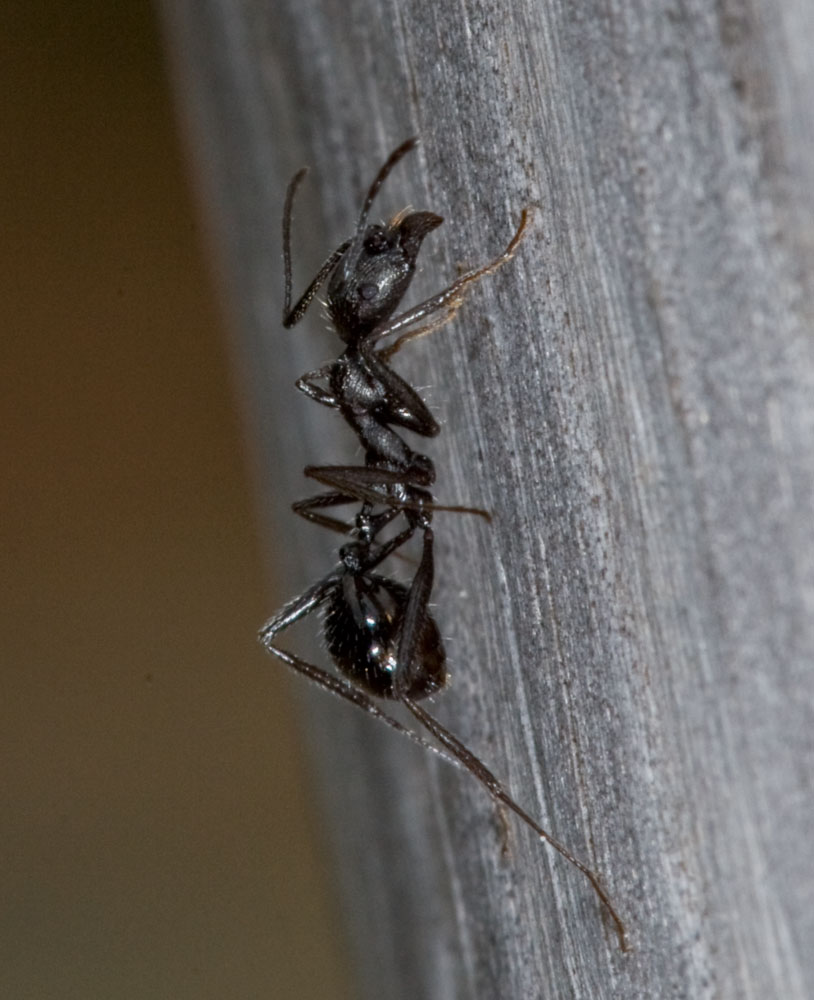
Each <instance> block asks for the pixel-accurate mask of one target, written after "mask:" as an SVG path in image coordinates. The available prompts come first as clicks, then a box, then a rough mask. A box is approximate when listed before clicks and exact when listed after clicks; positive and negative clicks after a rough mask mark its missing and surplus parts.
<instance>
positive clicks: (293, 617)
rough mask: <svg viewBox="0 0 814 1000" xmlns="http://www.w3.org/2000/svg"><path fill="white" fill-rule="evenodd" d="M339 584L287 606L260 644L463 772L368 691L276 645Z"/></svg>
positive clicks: (328, 582)
mask: <svg viewBox="0 0 814 1000" xmlns="http://www.w3.org/2000/svg"><path fill="white" fill-rule="evenodd" d="M339 581H340V575H339V574H337V573H334V574H331V575H330V576H328V577H326V578H325V579H324V580H322V581H321V582H320V583H318V584H316V585H315V586H313V587H310V588H309V589H308V590H306V591H305V593H304V594H302V595H301V596H300V597H298V598H296V599H295V600H293V601H290V602H289V603H288V604H286V605H285V607H283V608H281V609H280V611H278V612H277V614H276V615H274V616H273V617H272V618H270V619H269V620H268V621H267V622H266V624H265V625H264V626H263V627H262V628H261V629H260V633H259V636H258V638H259V639H260V642H261V643H262V644H263V646H264V647H265V648H266V650H267V652H269V653H271V655H272V656H276V657H277V659H279V660H282V662H283V663H285V664H286V665H287V666H289V667H291V669H292V670H296V671H297V673H299V674H302V675H303V676H304V677H307V678H308V680H310V681H313V682H314V683H315V684H317V685H319V687H321V688H322V689H323V690H325V691H329V692H330V693H331V694H334V695H336V696H337V697H339V698H342V699H344V700H345V701H348V702H350V703H351V704H352V705H355V706H356V707H357V708H361V709H362V711H363V712H366V713H367V714H368V715H371V716H373V718H375V719H379V720H380V721H381V722H383V723H385V725H388V726H390V728H391V729H395V730H396V732H398V733H401V734H402V735H403V736H406V737H408V739H411V740H412V741H413V742H414V743H417V744H418V745H419V746H420V747H422V748H423V749H424V750H429V751H430V752H431V753H434V754H435V755H436V756H438V757H440V758H441V759H442V760H444V761H446V762H447V763H448V764H452V765H453V766H454V767H457V768H458V769H461V767H462V765H461V762H460V761H458V760H456V759H455V757H454V756H452V755H450V754H448V753H446V752H445V751H444V750H442V749H440V748H439V747H437V746H435V744H433V743H430V742H429V740H427V739H425V738H424V737H423V736H422V735H421V734H420V733H416V732H414V731H413V730H412V729H409V728H408V727H407V726H405V725H403V724H402V723H401V722H399V721H398V720H397V719H394V718H392V716H390V715H388V714H387V713H386V712H383V711H382V710H381V709H380V708H379V706H378V705H377V704H376V703H375V702H374V701H373V700H372V699H371V698H370V697H368V695H366V694H365V693H364V691H361V690H359V689H358V688H356V687H354V686H353V685H352V684H350V683H349V682H348V681H344V680H342V679H341V678H339V677H336V676H334V675H333V674H331V673H328V671H327V670H322V669H321V668H320V667H317V666H314V664H313V663H308V661H307V660H303V659H302V658H301V657H299V656H296V655H295V654H294V653H289V652H288V651H287V650H285V649H281V648H280V647H279V646H277V645H276V644H275V642H274V639H275V637H276V636H277V634H278V633H279V632H282V631H284V630H285V629H287V628H288V627H289V626H290V625H293V624H294V623H295V622H297V621H299V620H300V619H301V618H304V617H305V616H306V615H309V614H310V613H311V612H312V611H314V610H316V608H318V607H319V605H320V604H322V603H324V602H325V601H326V600H327V599H328V597H329V596H330V593H331V590H332V589H333V588H334V587H336V586H339V585H340V583H339Z"/></svg>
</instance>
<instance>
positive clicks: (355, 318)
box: [328, 212, 444, 342]
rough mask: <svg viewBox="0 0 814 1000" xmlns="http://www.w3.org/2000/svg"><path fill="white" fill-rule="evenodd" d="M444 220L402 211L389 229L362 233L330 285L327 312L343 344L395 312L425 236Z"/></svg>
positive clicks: (437, 216) (424, 214)
mask: <svg viewBox="0 0 814 1000" xmlns="http://www.w3.org/2000/svg"><path fill="white" fill-rule="evenodd" d="M443 221H444V220H443V219H442V218H441V216H440V215H435V214H434V213H433V212H401V213H399V214H398V215H397V216H396V217H395V218H394V219H393V220H392V221H391V222H390V223H389V224H388V225H386V226H382V225H375V226H367V227H366V228H365V229H364V230H363V231H362V232H361V233H360V239H359V240H358V241H356V240H355V241H354V244H355V245H353V246H351V247H350V249H349V250H348V251H347V253H346V254H345V257H344V258H343V260H342V262H341V264H340V265H339V266H338V267H337V268H336V270H335V271H334V273H333V275H332V277H331V280H330V283H329V285H328V312H329V314H330V317H331V320H332V322H333V323H334V324H335V326H336V329H337V332H338V333H339V335H340V336H341V337H342V339H343V340H345V341H346V342H354V341H359V340H360V339H362V338H364V337H365V336H366V335H367V334H368V333H370V332H371V331H372V330H374V329H375V328H376V327H377V326H379V325H380V324H381V323H383V322H385V320H387V319H388V318H389V317H390V316H391V315H392V314H393V312H394V311H395V309H396V307H397V306H398V304H399V302H400V301H401V299H402V298H403V297H404V293H405V292H406V291H407V287H408V286H409V284H410V282H411V281H412V278H413V274H414V273H415V265H416V258H417V257H418V253H419V250H420V249H421V244H422V242H423V240H424V237H425V236H426V235H427V234H428V233H430V232H432V230H433V229H435V228H436V227H438V226H440V225H441V223H442V222H443ZM357 243H358V245H356V244H357Z"/></svg>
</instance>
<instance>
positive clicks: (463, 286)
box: [369, 208, 531, 343]
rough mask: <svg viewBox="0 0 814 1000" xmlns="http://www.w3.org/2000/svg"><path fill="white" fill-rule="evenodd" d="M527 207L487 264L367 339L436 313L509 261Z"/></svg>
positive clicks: (524, 223)
mask: <svg viewBox="0 0 814 1000" xmlns="http://www.w3.org/2000/svg"><path fill="white" fill-rule="evenodd" d="M530 212H531V210H530V209H528V208H524V209H523V212H522V214H521V216H520V225H519V226H518V227H517V232H516V233H515V234H514V236H513V237H512V238H511V240H510V242H509V245H508V246H507V247H506V249H505V250H504V251H503V253H502V254H500V255H499V256H498V257H495V259H494V260H492V261H490V262H489V263H488V264H484V265H483V267H479V268H477V269H476V270H474V271H468V272H467V273H466V274H463V275H461V277H460V278H458V280H457V281H453V282H452V284H451V285H450V286H449V288H445V289H444V290H443V292H439V293H438V294H437V295H434V296H433V297H432V298H431V299H426V300H425V301H424V302H421V303H420V304H419V305H417V306H413V308H412V309H408V310H407V311H406V312H403V313H402V314H401V315H400V316H396V317H395V319H392V320H390V321H388V322H386V323H385V324H384V326H382V327H381V328H380V329H378V330H376V331H374V333H373V334H371V335H370V338H369V340H370V342H371V343H372V342H374V341H376V340H379V339H380V338H381V337H385V336H389V335H390V334H391V333H395V332H396V331H397V330H401V329H403V328H404V327H405V326H409V325H410V324H411V323H415V322H417V321H418V320H420V319H424V317H425V316H431V315H432V314H433V313H435V312H438V310H439V309H443V308H445V307H446V306H449V305H450V304H451V303H454V302H455V300H456V299H460V298H461V297H462V296H463V295H465V294H466V292H467V291H468V286H469V285H472V284H473V283H474V282H476V281H480V279H481V278H485V277H486V275H487V274H492V273H493V272H494V271H496V270H497V269H498V268H499V267H502V266H503V265H504V264H505V263H506V262H507V261H510V260H511V259H512V257H514V255H515V253H516V251H517V247H518V246H519V244H520V241H521V240H522V238H523V235H524V234H525V232H526V228H527V227H528V224H529V218H530Z"/></svg>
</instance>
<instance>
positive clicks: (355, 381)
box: [259, 138, 627, 951]
mask: <svg viewBox="0 0 814 1000" xmlns="http://www.w3.org/2000/svg"><path fill="white" fill-rule="evenodd" d="M417 141H418V140H417V139H415V138H412V139H408V140H407V141H406V142H404V143H402V144H401V145H400V146H398V147H397V148H396V149H395V150H394V151H393V152H392V153H391V154H390V156H389V157H388V159H387V160H386V161H385V163H384V165H383V166H382V167H381V169H380V170H379V172H378V174H377V175H376V178H375V179H374V181H373V183H372V184H371V186H370V189H369V191H368V193H367V197H366V198H365V201H364V204H363V206H362V210H361V213H360V215H359V219H358V221H357V224H356V230H355V232H354V234H353V236H352V237H350V238H349V239H346V240H344V241H343V242H342V243H341V244H340V245H339V246H338V247H337V248H336V249H335V250H334V251H333V253H331V254H330V256H329V257H328V258H327V260H326V261H325V263H324V264H323V265H322V267H321V268H320V269H319V271H318V272H317V275H316V277H315V278H314V280H313V281H312V282H311V284H310V285H309V286H308V288H307V289H306V290H305V292H304V293H303V295H302V296H301V298H300V299H299V301H298V302H297V303H296V305H294V306H293V308H292V305H291V284H292V281H291V216H292V209H293V203H294V195H295V193H296V190H297V188H298V187H299V185H300V183H301V181H302V179H303V177H304V176H305V174H306V172H307V169H306V168H303V169H301V170H300V171H299V172H298V173H297V174H295V176H294V177H293V179H292V181H291V183H290V184H289V187H288V191H287V193H286V199H285V207H284V211H283V260H284V269H285V295H284V306H283V326H284V327H286V328H289V327H292V326H294V325H295V324H297V323H298V322H299V321H300V320H301V319H302V317H303V316H304V314H305V312H306V310H307V309H308V306H309V305H310V304H311V302H312V301H313V299H314V298H315V297H316V295H317V293H318V291H319V289H320V288H321V287H322V285H323V284H324V283H325V282H326V281H327V282H328V290H327V301H326V306H327V312H328V316H329V319H330V321H331V323H332V325H333V327H334V329H335V331H336V333H337V335H338V336H339V338H340V339H341V340H342V341H343V343H344V344H345V350H344V352H343V353H342V355H341V356H340V357H339V358H338V359H337V360H336V361H332V362H330V363H329V364H327V365H325V366H323V367H322V368H319V369H317V370H315V371H312V372H308V373H306V374H305V375H303V376H302V377H301V378H300V379H298V380H297V388H298V389H299V390H300V391H301V392H303V393H305V395H306V396H308V397H309V398H311V399H313V400H315V401H316V402H318V403H321V404H322V405H323V406H327V407H330V408H332V409H337V410H339V412H340V414H341V415H342V416H343V417H344V419H345V420H346V421H347V423H348V424H349V425H350V427H351V428H352V429H353V430H354V431H355V433H356V435H357V437H358V438H359V440H360V442H361V444H362V446H363V448H364V452H365V462H364V465H361V466H350V465H331V466H308V467H306V469H305V475H306V476H308V477H309V478H311V479H314V480H316V481H317V482H319V483H320V484H321V485H323V486H326V487H328V489H329V491H330V492H327V493H322V494H319V495H317V496H314V497H310V498H308V499H306V500H300V501H298V502H297V503H295V504H294V507H293V509H294V511H295V512H296V513H298V514H299V515H300V516H302V517H304V518H305V519H306V520H309V521H312V522H314V523H316V524H319V525H321V526H322V527H325V528H328V529H329V530H331V531H335V532H337V533H339V534H342V535H345V536H347V537H348V538H349V539H350V540H349V541H347V542H346V543H345V544H343V545H342V546H341V548H340V550H339V565H338V567H337V568H336V569H335V570H334V571H333V572H331V573H329V574H328V575H327V576H326V577H325V578H324V579H322V580H321V581H319V583H317V584H315V585H313V586H312V587H310V588H309V589H308V590H306V591H305V593H303V594H301V595H300V596H299V597H297V598H296V599H295V600H293V601H291V602H289V603H288V604H286V605H285V606H284V607H283V608H282V609H281V610H280V611H278V612H277V614H275V615H274V616H273V617H272V618H270V619H269V620H268V621H267V622H266V624H265V625H264V626H263V628H262V629H261V631H260V636H259V637H260V641H261V642H262V643H263V645H264V646H265V648H266V649H267V650H268V652H269V653H272V654H273V655H274V656H276V657H277V658H278V659H280V660H282V661H283V662H284V663H286V664H287V665H288V666H289V667H291V668H293V669H294V670H296V671H297V672H298V673H300V674H303V675H304V676H306V677H307V678H308V679H309V680H312V681H314V682H315V683H317V684H318V685H319V686H320V687H322V688H324V689H325V690H327V691H330V692H331V693H333V694H335V695H337V696H339V697H340V698H343V699H345V700H346V701H349V702H351V703H352V704H354V705H356V706H357V707H358V708H361V709H362V710H363V711H365V712H367V713H368V714H370V715H372V716H374V717H375V718H377V719H379V720H381V721H382V722H384V723H385V724H386V725H388V726H390V727H391V728H393V729H395V730H397V731H398V732H400V733H402V734H404V735H406V736H408V737H409V738H410V739H412V740H414V741H415V742H417V743H419V744H420V745H421V746H422V747H424V748H425V749H428V750H431V751H433V752H434V753H436V754H438V755H440V756H441V757H443V758H444V759H445V760H447V761H448V762H449V763H452V764H454V765H455V766H457V767H460V768H462V769H464V770H466V771H468V772H469V773H470V774H472V775H473V776H474V777H475V778H476V779H477V780H478V781H479V782H480V783H481V784H482V785H483V786H484V788H485V789H486V791H487V792H488V793H489V795H490V796H491V797H492V798H493V799H494V800H495V802H496V803H497V804H498V807H499V808H500V807H505V808H506V809H508V810H510V811H511V812H513V813H514V814H515V815H516V816H518V817H519V818H520V820H521V821H522V822H523V823H525V824H526V826H528V827H529V828H530V829H531V830H533V831H534V833H536V834H537V836H538V837H540V838H541V839H542V840H543V841H545V842H546V843H548V844H549V845H550V846H551V847H553V848H554V850H556V851H557V852H559V854H561V855H562V856H563V857H564V858H565V859H566V860H567V861H568V862H570V863H571V864H572V865H573V866H574V867H575V868H577V869H578V870H579V871H581V872H582V874H583V875H584V876H585V877H586V878H587V879H588V881H589V882H590V884H591V886H592V887H593V890H594V892H595V893H596V894H597V896H598V897H599V899H600V900H601V901H602V903H604V905H605V907H606V909H607V911H608V913H609V914H610V916H611V918H612V920H613V922H614V925H615V927H616V932H617V935H618V937H619V944H620V947H621V949H622V950H623V951H626V950H627V943H626V938H625V927H624V924H623V923H622V920H621V919H620V917H619V915H618V914H617V912H616V910H615V908H614V906H613V904H612V903H611V901H610V898H609V896H608V895H607V893H606V892H605V890H604V889H603V888H602V885H601V884H600V881H599V878H598V876H597V875H596V874H595V873H594V872H593V871H592V870H591V869H590V868H588V867H587V866H586V865H584V864H583V863H582V862H581V861H579V860H578V859H577V858H576V857H574V855H573V854H572V853H571V852H570V851H569V850H568V849H567V848H566V847H565V846H564V845H563V844H561V843H559V842H558V841H557V840H555V839H554V838H553V837H552V836H551V835H550V834H549V833H548V832H547V831H546V830H544V829H543V828H542V827H541V826H540V825H539V824H538V823H537V822H535V821H534V820H533V819H532V818H531V817H530V816H529V815H528V813H526V812H525V811H524V810H523V809H522V808H521V807H520V806H519V805H518V804H517V802H515V800H514V799H513V798H512V797H511V796H510V795H509V793H508V792H507V791H506V790H505V788H504V787H503V785H502V784H501V783H500V782H499V781H498V779H497V778H496V777H495V776H494V775H493V774H492V772H491V771H489V770H488V768H487V767H486V766H485V765H484V764H483V763H482V762H481V761H480V760H479V759H478V758H477V757H476V756H475V755H474V754H473V753H472V752H471V751H470V750H469V749H467V747H465V746H464V744H463V743H461V742H460V740H458V739H457V738H456V737H455V736H454V735H453V734H452V733H450V732H449V731H448V730H447V729H446V728H445V727H444V726H442V725H441V724H440V723H439V722H438V721H437V720H436V719H435V718H433V716H432V715H430V714H429V713H428V712H427V711H426V709H424V708H423V707H422V706H421V705H420V704H419V702H420V701H421V700H422V699H425V698H427V697H429V696H430V695H433V694H435V693H436V692H438V691H440V690H442V689H443V687H444V686H445V684H446V679H447V674H446V656H445V653H444V647H443V643H442V640H441V635H440V632H439V630H438V626H437V624H436V623H435V620H434V618H433V616H432V614H431V613H430V610H429V601H430V595H431V593H432V586H433V576H434V559H433V543H434V534H433V530H432V527H431V522H432V516H433V513H434V512H436V511H453V512H457V513H468V514H474V515H477V516H480V517H483V518H485V519H487V520H489V519H490V515H489V514H488V512H486V511H483V510H480V509H478V508H472V507H460V506H441V505H439V504H436V503H435V502H434V499H433V495H432V492H431V487H432V486H433V484H434V482H435V468H434V466H433V463H432V461H431V460H430V459H429V458H428V457H427V456H426V455H422V454H420V453H418V452H415V451H413V450H412V449H411V448H410V447H409V446H408V445H407V443H406V442H405V441H404V440H403V439H402V437H401V436H400V435H399V434H398V433H397V432H396V430H394V428H403V429H405V430H408V431H411V432H413V433H414V434H417V435H419V436H422V437H434V436H435V435H437V434H438V432H439V430H440V428H439V426H438V424H437V422H436V421H435V419H434V418H433V416H432V414H431V413H430V412H429V410H428V408H427V407H426V405H425V404H424V402H423V401H422V400H421V399H420V397H419V395H418V393H417V392H416V391H415V390H414V389H413V388H412V387H411V386H410V385H408V384H407V382H406V381H405V380H404V379H402V378H401V376H399V375H397V374H396V372H395V371H393V369H392V368H390V367H389V365H388V362H389V360H390V358H391V357H393V355H394V354H396V353H397V352H398V351H399V350H400V349H401V348H402V347H403V346H404V345H405V344H406V343H408V342H409V341H411V340H416V339H418V338H419V337H424V336H426V335H427V334H429V333H432V332H433V331H435V330H437V329H439V328H440V327H441V326H443V325H444V324H446V323H447V322H449V321H450V320H451V319H452V318H453V317H454V316H455V314H456V313H457V312H458V309H459V308H460V306H461V304H462V302H463V300H464V297H465V295H466V293H467V291H468V290H469V288H470V287H471V286H472V285H473V284H474V283H476V282H477V281H479V280H480V279H481V278H483V277H485V276H486V275H488V274H491V273H492V272H494V271H496V270H497V269H498V268H499V267H501V266H502V265H503V264H505V263H506V262H507V261H509V260H511V258H512V257H513V256H514V253H515V251H516V249H517V247H518V245H519V243H520V241H521V239H522V238H523V235H524V233H525V231H526V228H527V225H528V221H529V213H528V211H527V210H524V211H523V213H522V215H521V219H520V224H519V226H518V228H517V231H516V232H515V234H514V236H513V237H512V239H511V241H510V242H509V244H508V246H507V247H506V249H505V250H504V251H503V253H501V254H500V255H499V256H497V257H496V258H495V259H494V260H492V261H490V262H489V263H488V264H485V265H484V266H482V267H480V268H477V269H475V270H471V271H468V272H466V273H465V274H463V275H462V276H461V277H459V278H458V279H457V280H456V281H454V282H452V284H451V285H449V286H448V287H447V288H445V289H444V290H443V291H441V292H439V293H438V294H436V295H434V296H432V297H431V298H429V299H426V300H425V301H424V302H421V303H420V304H419V305H417V306H413V307H412V308H411V309H407V310H406V311H404V312H402V313H399V314H397V315H395V316H394V313H395V312H396V309H397V308H398V306H399V303H400V302H401V300H402V298H403V297H404V295H405V293H406V291H407V288H408V287H409V285H410V282H411V281H412V278H413V275H414V273H415V268H416V260H417V258H418V254H419V251H420V249H421V245H422V243H423V240H424V238H425V237H426V236H427V235H428V234H429V233H430V232H432V231H433V230H434V229H436V228H437V227H438V226H440V225H441V223H442V222H443V219H442V218H441V217H440V216H438V215H435V214H434V213H432V212H413V211H410V210H404V211H402V212H399V213H398V214H397V215H396V216H395V217H394V218H393V219H391V220H390V222H389V223H387V224H375V225H367V217H368V214H369V212H370V208H371V206H372V204H373V201H374V199H375V197H376V195H377V194H378V192H379V190H380V188H381V186H382V184H383V183H384V181H385V180H386V178H387V177H388V175H389V174H390V172H391V170H392V169H393V167H394V166H395V165H396V164H397V163H398V162H399V161H400V160H401V159H402V158H403V157H404V156H405V155H406V154H407V153H409V152H410V151H411V150H412V149H413V148H414V147H415V146H416V144H417ZM394 334H398V336H397V337H396V339H395V340H393V341H392V342H390V343H389V344H388V345H386V346H381V342H382V341H383V340H384V338H390V337H392V336H393V335H394ZM351 503H359V504H360V505H361V506H360V508H359V511H358V513H357V515H356V517H355V518H354V519H353V520H352V521H349V522H346V521H343V520H341V519H339V518H337V517H333V516H331V515H330V514H328V513H325V511H326V509H330V508H333V507H337V506H342V505H347V504H351ZM399 518H402V519H403V520H402V526H401V527H400V529H399V528H397V527H396V524H397V522H398V521H399ZM391 525H393V526H394V527H393V528H392V529H391V535H390V537H388V538H387V539H385V540H382V535H383V533H384V532H385V531H386V529H388V528H389V526H391ZM417 533H418V534H419V536H420V538H421V540H422V545H421V556H420V560H419V563H418V568H417V569H416V571H415V573H414V575H413V578H412V581H411V582H410V584H409V586H406V585H405V584H403V583H400V582H398V581H396V580H393V579H391V578H390V577H388V576H385V575H383V574H382V573H381V572H380V571H379V567H380V566H381V564H382V563H383V562H384V561H385V560H386V559H387V558H388V557H389V556H392V555H401V553H400V552H399V551H398V550H399V549H401V547H402V546H404V545H405V544H406V543H407V542H408V541H410V539H411V538H413V536H414V535H416V534H417ZM316 611H321V612H322V615H323V635H324V639H325V644H326V646H327V647H328V652H329V653H330V655H331V658H332V659H333V661H334V663H335V665H336V667H337V669H338V671H339V673H340V674H341V675H343V676H341V677H340V676H337V675H335V674H333V673H330V672H329V671H327V670H323V669H322V668H320V667H317V666H315V665H314V664H312V663H309V662H307V661H306V660H303V659H302V658H301V657H299V656H297V655H295V654H294V653H291V652H289V651H288V650H285V649H283V648H281V647H280V646H279V645H278V644H277V636H278V635H279V634H280V633H281V632H283V631H284V630H285V629H287V628H289V627H290V626H291V625H293V624H294V623H295V622H298V621H300V620H301V619H303V618H305V617H307V616H308V615H310V614H312V613H314V612H316ZM345 678H347V679H345ZM374 698H381V699H386V700H390V701H395V702H398V703H400V704H401V705H403V706H404V707H405V708H406V709H407V711H408V712H409V713H410V714H411V715H412V716H413V717H414V718H415V719H416V721H417V722H418V723H419V725H420V726H421V727H422V728H423V730H424V731H425V732H427V733H429V735H430V736H431V737H432V738H433V739H434V740H435V741H436V742H435V743H433V742H430V741H429V740H427V739H426V738H425V737H424V736H422V735H421V734H420V733H418V732H415V731H414V730H412V729H411V728H409V727H408V726H405V725H403V724H402V723H401V722H399V721H398V720H397V719H395V718H393V717H392V716H391V715H389V714H388V713H387V712H386V711H384V710H383V709H382V708H380V707H379V705H378V704H377V703H376V701H374ZM436 743H437V744H439V745H440V746H439V745H436Z"/></svg>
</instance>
